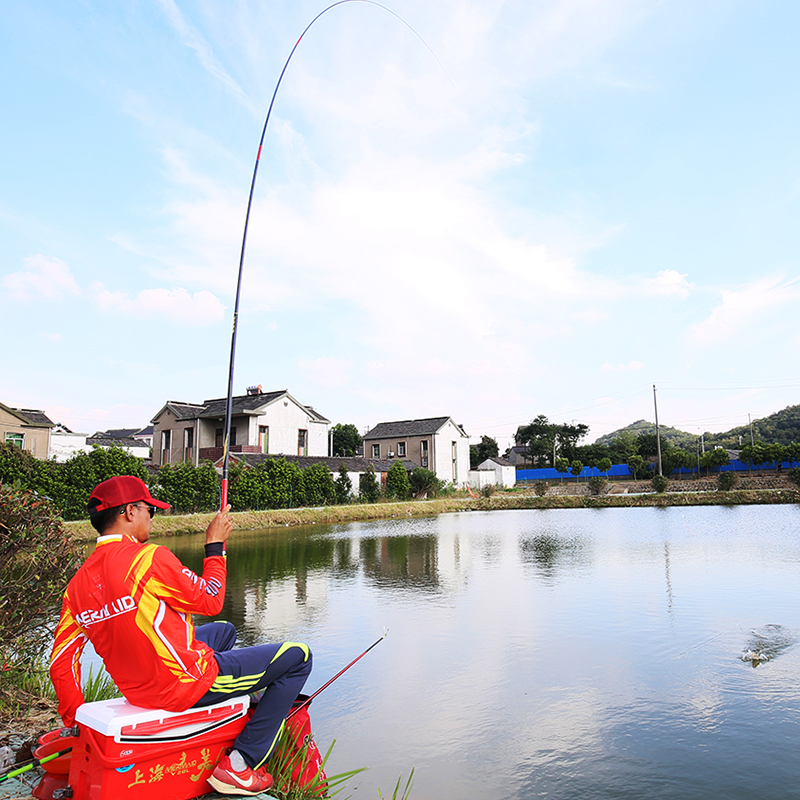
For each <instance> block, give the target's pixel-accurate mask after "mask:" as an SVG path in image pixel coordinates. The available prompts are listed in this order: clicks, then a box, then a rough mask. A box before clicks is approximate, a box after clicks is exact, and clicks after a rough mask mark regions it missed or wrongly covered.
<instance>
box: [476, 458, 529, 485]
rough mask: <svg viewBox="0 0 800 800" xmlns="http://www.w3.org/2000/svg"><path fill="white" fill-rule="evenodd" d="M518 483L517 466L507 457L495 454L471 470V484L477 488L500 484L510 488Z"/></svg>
mask: <svg viewBox="0 0 800 800" xmlns="http://www.w3.org/2000/svg"><path fill="white" fill-rule="evenodd" d="M516 483H517V468H516V467H515V466H514V465H513V464H512V463H511V462H510V461H506V459H505V458H500V457H499V456H495V457H494V458H487V459H486V461H483V462H482V463H480V464H478V469H473V470H470V472H469V484H470V486H473V487H475V488H476V489H483V487H484V486H499V487H501V488H503V489H509V488H511V487H512V486H515V485H516Z"/></svg>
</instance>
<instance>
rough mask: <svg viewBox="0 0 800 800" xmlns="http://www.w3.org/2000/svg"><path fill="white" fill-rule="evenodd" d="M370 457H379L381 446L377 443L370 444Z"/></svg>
mask: <svg viewBox="0 0 800 800" xmlns="http://www.w3.org/2000/svg"><path fill="white" fill-rule="evenodd" d="M372 457H373V458H380V457H381V446H380V445H379V444H374V445H372Z"/></svg>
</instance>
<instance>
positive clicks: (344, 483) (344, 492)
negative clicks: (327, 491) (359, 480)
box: [334, 463, 353, 505]
mask: <svg viewBox="0 0 800 800" xmlns="http://www.w3.org/2000/svg"><path fill="white" fill-rule="evenodd" d="M334 486H335V489H336V502H337V503H339V504H340V505H344V504H345V503H349V502H350V496H351V495H352V493H353V481H351V480H350V476H349V475H348V474H347V466H346V465H345V464H343V463H342V464H339V475H338V476H337V478H336V480H335V481H334Z"/></svg>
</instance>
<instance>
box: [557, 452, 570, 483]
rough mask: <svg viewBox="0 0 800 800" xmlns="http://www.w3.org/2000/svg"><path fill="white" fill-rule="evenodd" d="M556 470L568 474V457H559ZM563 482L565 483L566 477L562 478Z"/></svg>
mask: <svg viewBox="0 0 800 800" xmlns="http://www.w3.org/2000/svg"><path fill="white" fill-rule="evenodd" d="M555 470H556V472H560V473H561V474H562V475H566V474H567V473H568V472H569V461H568V460H567V459H566V458H557V459H556V463H555ZM561 483H564V478H563V477H562V478H561Z"/></svg>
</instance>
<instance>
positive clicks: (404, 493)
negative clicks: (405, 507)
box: [386, 460, 411, 500]
mask: <svg viewBox="0 0 800 800" xmlns="http://www.w3.org/2000/svg"><path fill="white" fill-rule="evenodd" d="M410 494H411V483H410V482H409V480H408V472H407V471H406V468H405V467H404V466H403V462H402V461H400V460H397V461H395V462H394V464H392V466H391V467H389V471H388V472H387V473H386V496H387V497H391V498H393V499H395V500H407V499H408V496H409V495H410Z"/></svg>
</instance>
